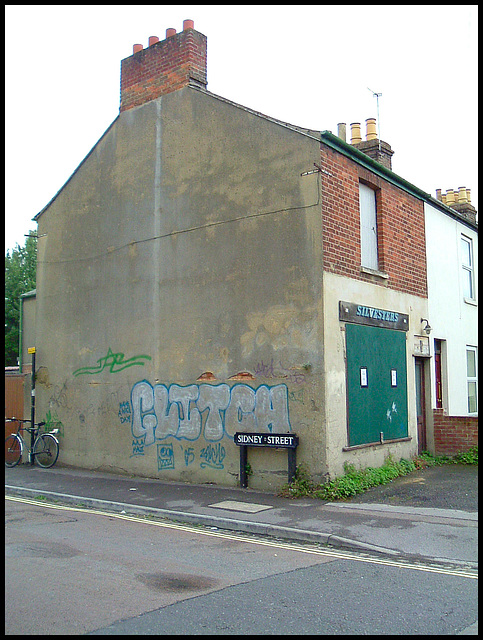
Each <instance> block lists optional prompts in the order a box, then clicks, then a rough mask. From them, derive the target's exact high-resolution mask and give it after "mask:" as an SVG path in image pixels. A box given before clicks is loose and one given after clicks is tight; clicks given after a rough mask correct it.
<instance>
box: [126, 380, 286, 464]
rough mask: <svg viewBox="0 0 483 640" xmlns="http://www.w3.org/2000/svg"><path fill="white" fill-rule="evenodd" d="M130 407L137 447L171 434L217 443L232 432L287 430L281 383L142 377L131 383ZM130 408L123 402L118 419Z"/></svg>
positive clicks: (284, 396) (230, 435)
mask: <svg viewBox="0 0 483 640" xmlns="http://www.w3.org/2000/svg"><path fill="white" fill-rule="evenodd" d="M130 411H131V421H130V422H131V433H132V436H133V439H134V442H136V445H135V446H136V447H138V448H139V447H141V442H142V443H143V444H144V446H145V447H146V446H150V445H152V444H154V442H155V440H163V439H164V438H167V437H170V436H172V437H174V438H176V439H177V440H191V441H194V440H198V438H200V437H201V436H203V437H204V438H205V440H206V441H208V442H218V441H219V440H221V439H222V438H223V436H225V435H227V436H228V437H231V438H232V437H233V435H234V433H235V432H236V431H268V432H271V431H278V432H287V431H290V430H291V427H290V421H289V413H288V390H287V387H286V385H284V384H279V385H276V386H274V387H268V386H267V385H261V386H260V387H258V388H257V389H253V388H252V387H250V386H248V385H246V384H236V385H234V386H233V387H230V386H229V385H227V384H219V385H211V384H199V385H198V384H191V385H188V386H186V387H182V386H180V385H177V384H172V385H170V386H169V387H167V386H165V385H164V384H156V385H154V386H152V385H151V384H150V383H149V382H148V381H147V380H142V381H141V382H138V383H137V384H135V385H134V387H133V388H132V391H131V403H130ZM128 413H129V412H128V410H127V406H126V405H125V403H122V404H121V405H120V408H119V416H120V419H121V420H122V419H123V417H124V416H127V415H128ZM133 448H134V444H133ZM220 455H221V451H220V452H219V456H220ZM210 459H211V458H210ZM207 461H208V460H207Z"/></svg>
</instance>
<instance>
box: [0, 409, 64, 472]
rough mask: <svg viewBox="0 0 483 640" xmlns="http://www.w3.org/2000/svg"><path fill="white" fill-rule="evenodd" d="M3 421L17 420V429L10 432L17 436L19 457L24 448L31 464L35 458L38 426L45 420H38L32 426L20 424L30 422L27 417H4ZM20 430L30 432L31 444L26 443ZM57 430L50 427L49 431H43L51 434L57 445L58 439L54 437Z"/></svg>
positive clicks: (21, 456) (42, 424)
mask: <svg viewBox="0 0 483 640" xmlns="http://www.w3.org/2000/svg"><path fill="white" fill-rule="evenodd" d="M5 422H18V428H17V431H16V432H15V433H12V434H11V435H15V436H17V438H18V439H19V440H20V459H22V458H23V455H24V451H25V449H26V450H27V454H28V460H29V464H33V463H34V458H35V452H34V448H35V442H36V440H37V437H38V436H39V434H40V427H43V426H44V424H45V422H38V423H37V424H34V426H33V427H24V426H22V425H23V424H25V423H26V422H32V421H31V420H29V419H25V420H24V419H21V418H5ZM22 431H23V432H25V431H27V432H28V433H30V434H32V444H31V445H30V446H29V445H27V444H26V441H25V438H24V436H23V435H22V433H21V432H22ZM58 432H59V430H58V429H52V430H51V431H46V432H45V433H46V434H48V435H50V436H52V438H54V440H55V441H56V442H57V445H59V440H58V438H57V437H56V434H57V433H58Z"/></svg>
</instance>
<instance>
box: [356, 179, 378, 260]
mask: <svg viewBox="0 0 483 640" xmlns="http://www.w3.org/2000/svg"><path fill="white" fill-rule="evenodd" d="M359 208H360V212H361V265H362V266H363V267H368V268H369V269H375V270H377V269H378V268H379V263H378V260H377V222H376V193H375V191H374V190H373V189H371V188H370V187H367V186H366V185H365V184H359Z"/></svg>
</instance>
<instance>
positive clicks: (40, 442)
mask: <svg viewBox="0 0 483 640" xmlns="http://www.w3.org/2000/svg"><path fill="white" fill-rule="evenodd" d="M33 454H34V456H35V461H36V462H37V464H38V465H39V466H40V467H43V468H44V469H48V468H49V467H52V466H53V465H54V464H55V463H56V462H57V458H58V457H59V443H58V442H57V440H56V439H55V438H54V436H51V435H50V434H49V433H42V434H41V435H39V436H38V437H37V439H36V440H35V442H34V450H33Z"/></svg>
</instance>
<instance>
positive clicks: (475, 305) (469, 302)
mask: <svg viewBox="0 0 483 640" xmlns="http://www.w3.org/2000/svg"><path fill="white" fill-rule="evenodd" d="M463 300H464V301H465V302H466V304H470V305H471V306H472V307H477V306H478V303H477V301H476V300H473V298H463Z"/></svg>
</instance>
